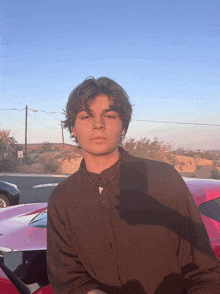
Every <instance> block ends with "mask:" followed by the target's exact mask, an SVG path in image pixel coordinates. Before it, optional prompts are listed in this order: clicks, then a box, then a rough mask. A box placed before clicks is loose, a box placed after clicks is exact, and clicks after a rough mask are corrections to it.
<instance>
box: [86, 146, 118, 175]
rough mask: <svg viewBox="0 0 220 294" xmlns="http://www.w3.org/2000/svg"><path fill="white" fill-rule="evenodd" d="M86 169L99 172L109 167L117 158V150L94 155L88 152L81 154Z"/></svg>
mask: <svg viewBox="0 0 220 294" xmlns="http://www.w3.org/2000/svg"><path fill="white" fill-rule="evenodd" d="M83 157H84V160H85V164H86V169H87V171H88V172H91V173H96V174H100V173H101V172H102V171H103V170H105V169H107V168H109V167H111V166H112V165H113V164H114V163H115V162H116V161H118V160H119V151H118V149H116V150H115V151H113V152H112V153H111V154H107V155H102V156H94V155H91V154H88V153H84V154H83Z"/></svg>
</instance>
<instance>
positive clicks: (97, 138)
mask: <svg viewBox="0 0 220 294" xmlns="http://www.w3.org/2000/svg"><path fill="white" fill-rule="evenodd" d="M99 139H102V140H104V139H106V138H103V137H96V138H92V140H99Z"/></svg>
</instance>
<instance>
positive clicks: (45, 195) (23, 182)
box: [0, 175, 66, 204]
mask: <svg viewBox="0 0 220 294" xmlns="http://www.w3.org/2000/svg"><path fill="white" fill-rule="evenodd" d="M65 179H66V177H53V176H46V177H45V176H44V177H41V176H26V175H19V176H15V175H12V176H10V175H7V176H2V175H0V180H2V181H5V182H9V183H13V184H15V185H17V186H18V189H19V190H20V204H27V203H42V202H48V200H49V197H50V194H51V193H52V191H53V189H54V188H55V186H49V187H44V186H43V187H36V188H34V186H39V185H45V184H55V183H60V182H62V181H63V180H65Z"/></svg>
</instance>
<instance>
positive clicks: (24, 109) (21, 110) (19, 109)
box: [0, 108, 25, 111]
mask: <svg viewBox="0 0 220 294" xmlns="http://www.w3.org/2000/svg"><path fill="white" fill-rule="evenodd" d="M0 110H17V111H23V110H25V108H23V109H17V108H11V109H0Z"/></svg>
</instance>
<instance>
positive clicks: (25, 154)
mask: <svg viewBox="0 0 220 294" xmlns="http://www.w3.org/2000/svg"><path fill="white" fill-rule="evenodd" d="M27 115H28V106H27V105H26V114H25V153H24V156H25V163H26V164H27Z"/></svg>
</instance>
